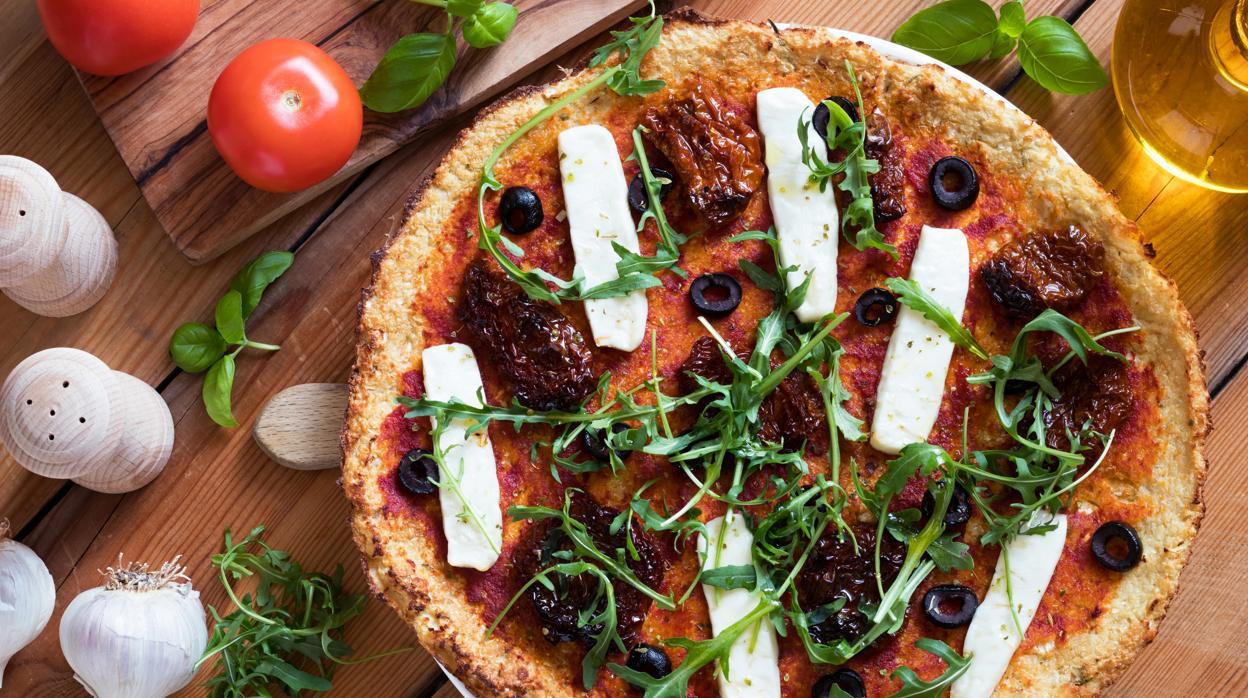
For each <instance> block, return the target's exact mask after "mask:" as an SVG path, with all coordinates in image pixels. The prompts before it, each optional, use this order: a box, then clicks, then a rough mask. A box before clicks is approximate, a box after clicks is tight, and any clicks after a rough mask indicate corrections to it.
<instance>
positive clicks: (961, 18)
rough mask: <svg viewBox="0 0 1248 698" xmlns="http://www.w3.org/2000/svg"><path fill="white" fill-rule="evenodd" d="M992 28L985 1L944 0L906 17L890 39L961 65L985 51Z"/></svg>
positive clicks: (993, 16) (994, 26)
mask: <svg viewBox="0 0 1248 698" xmlns="http://www.w3.org/2000/svg"><path fill="white" fill-rule="evenodd" d="M996 31H997V14H996V12H994V11H993V9H992V6H991V5H989V4H988V3H986V2H984V1H983V0H945V2H940V3H937V4H935V5H933V6H931V7H928V8H925V9H922V10H919V11H918V12H916V13H915V14H914V15H913V16H911V17H910V19H908V20H906V21H905V22H904V23H903V24H902V25H901V26H900V27H898V28H897V31H895V32H893V42H895V43H898V44H901V45H902V46H908V47H910V48H912V49H915V50H916V51H922V52H923V53H926V54H927V55H929V56H931V57H932V58H935V59H936V60H938V61H943V62H945V63H948V64H949V65H962V64H964V63H970V62H971V61H974V60H978V59H980V58H983V57H984V56H986V55H988V51H989V50H990V49H991V48H992V44H993V40H994V35H995V34H996ZM860 113H861V112H860Z"/></svg>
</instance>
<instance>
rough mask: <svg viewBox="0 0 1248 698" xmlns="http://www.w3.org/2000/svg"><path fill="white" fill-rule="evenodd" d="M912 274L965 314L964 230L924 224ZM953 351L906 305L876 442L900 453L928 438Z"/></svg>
mask: <svg viewBox="0 0 1248 698" xmlns="http://www.w3.org/2000/svg"><path fill="white" fill-rule="evenodd" d="M910 280H911V281H913V282H915V283H917V284H918V285H920V286H922V287H923V289H924V290H926V291H927V292H928V293H929V294H931V296H932V297H933V298H935V299H936V302H938V303H940V304H941V305H943V306H944V307H946V308H948V309H949V311H950V312H951V313H953V316H954V317H955V318H958V319H959V320H961V319H962V311H963V309H964V308H965V306H966V291H967V288H968V287H969V286H970V281H971V261H970V252H969V251H968V250H967V246H966V236H965V235H963V234H962V231H961V230H955V229H950V228H932V227H929V226H926V225H925V226H923V232H922V234H921V235H920V236H919V244H918V247H917V248H916V249H915V251H914V261H913V262H911V264H910ZM952 357H953V340H951V339H950V338H949V335H948V334H946V333H945V331H944V330H942V329H940V328H939V327H937V326H936V325H935V324H933V323H932V322H931V321H930V320H928V319H927V318H925V317H923V314H922V313H920V312H919V311H917V310H913V309H911V308H910V307H909V306H905V305H903V306H901V310H900V311H898V313H897V322H896V324H895V325H894V326H893V336H892V339H890V340H889V342H888V353H886V354H885V355H884V366H883V368H882V369H881V370H880V385H879V388H878V389H877V390H876V395H875V417H874V418H873V420H872V422H871V445H872V446H874V447H875V448H876V449H877V450H880V451H883V452H884V453H899V452H901V449H902V448H904V447H905V446H906V445H908V444H912V443H919V442H923V441H927V435H928V433H929V432H931V430H932V425H933V424H935V423H936V415H937V414H938V413H939V412H940V402H941V399H942V398H943V397H944V394H945V374H947V373H948V372H949V360H950V359H951V358H952Z"/></svg>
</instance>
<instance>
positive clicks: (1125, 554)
mask: <svg viewBox="0 0 1248 698" xmlns="http://www.w3.org/2000/svg"><path fill="white" fill-rule="evenodd" d="M1143 555H1144V546H1143V545H1142V544H1141V543H1140V534H1138V533H1136V532H1135V529H1134V528H1132V527H1131V526H1130V525H1129V524H1125V523H1123V522H1121V521H1110V522H1109V523H1106V524H1102V525H1101V527H1100V528H1098V529H1096V533H1093V534H1092V557H1094V558H1096V561H1097V562H1099V563H1101V566H1102V567H1105V568H1107V569H1111V570H1113V571H1115V572H1126V571H1127V570H1129V569H1131V568H1132V567H1135V566H1136V565H1138V564H1140V558H1141V557H1143Z"/></svg>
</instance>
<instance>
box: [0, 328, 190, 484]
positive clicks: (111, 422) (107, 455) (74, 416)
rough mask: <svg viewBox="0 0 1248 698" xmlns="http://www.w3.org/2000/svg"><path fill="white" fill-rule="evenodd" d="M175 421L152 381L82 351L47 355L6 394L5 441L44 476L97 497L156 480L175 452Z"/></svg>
mask: <svg viewBox="0 0 1248 698" xmlns="http://www.w3.org/2000/svg"><path fill="white" fill-rule="evenodd" d="M173 434H174V431H173V416H172V415H171V414H170V413H169V407H168V406H167V405H166V404H165V401H164V399H163V398H161V397H160V394H159V393H157V392H156V391H155V390H153V389H152V387H151V386H149V385H148V384H147V383H144V382H143V381H141V380H139V379H137V378H135V377H133V376H131V375H129V374H126V373H122V372H120V371H114V370H112V369H110V368H109V367H108V366H107V365H105V364H104V362H102V361H100V360H99V359H97V358H96V357H94V356H92V355H91V354H88V353H87V352H85V351H79V350H78V349H67V348H59V349H46V350H44V351H41V352H38V353H36V354H32V355H31V356H29V357H27V358H26V360H25V361H23V362H22V363H20V364H18V366H17V367H16V368H14V369H13V372H12V373H10V374H9V377H8V378H7V379H6V380H5V382H4V386H3V387H2V388H0V441H2V442H3V444H4V447H5V449H6V450H7V451H8V452H9V454H10V455H11V456H13V459H14V460H16V461H17V462H18V463H20V464H21V465H22V467H24V468H26V469H27V470H29V471H31V472H33V473H36V474H38V475H43V476H45V477H52V478H59V479H71V480H73V481H74V482H76V483H78V484H80V485H82V486H83V487H87V488H89V489H93V490H96V491H98V492H108V493H120V492H129V491H131V490H136V489H138V488H140V487H142V486H144V485H146V484H147V483H149V482H151V481H152V480H153V479H154V478H155V477H156V476H157V475H159V474H160V472H161V470H163V469H164V467H165V464H166V463H167V462H168V461H169V455H170V453H171V452H172V451H173Z"/></svg>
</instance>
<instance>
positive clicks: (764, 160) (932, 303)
mask: <svg viewBox="0 0 1248 698" xmlns="http://www.w3.org/2000/svg"><path fill="white" fill-rule="evenodd" d="M1151 256H1152V253H1151V249H1150V248H1149V247H1148V246H1147V245H1145V244H1143V243H1142V241H1141V238H1140V233H1139V230H1138V229H1137V228H1136V225H1135V224H1134V223H1133V222H1132V221H1130V220H1128V219H1127V218H1126V217H1124V216H1123V215H1122V214H1121V213H1120V212H1119V211H1118V209H1117V208H1116V207H1115V204H1114V201H1113V199H1112V198H1111V197H1110V196H1109V195H1108V194H1106V193H1105V191H1104V190H1103V189H1102V188H1101V187H1100V185H1098V184H1097V182H1095V181H1094V180H1093V179H1092V178H1091V177H1090V176H1088V175H1087V174H1085V173H1084V172H1083V171H1081V170H1080V169H1079V168H1078V167H1077V166H1075V165H1074V164H1072V163H1071V162H1070V161H1069V160H1068V159H1067V158H1065V157H1064V155H1063V154H1061V151H1060V150H1059V149H1058V147H1057V145H1056V144H1055V143H1054V142H1053V139H1052V138H1051V137H1050V136H1049V134H1048V133H1046V132H1045V131H1044V130H1043V129H1042V128H1040V127H1039V126H1037V125H1036V124H1035V123H1034V122H1033V121H1032V120H1031V119H1030V118H1028V117H1026V116H1025V115H1023V114H1022V113H1020V112H1018V111H1017V110H1014V109H1012V108H1009V107H1008V106H1007V105H1005V104H1004V103H1002V102H1000V101H999V100H996V99H993V98H991V97H990V96H986V95H985V94H984V93H983V92H982V91H980V90H979V89H976V88H975V87H973V86H970V85H968V84H966V83H964V82H961V81H959V80H957V79H955V78H953V77H951V76H950V75H949V74H948V73H947V72H946V71H944V70H942V69H941V68H940V67H939V66H924V67H916V66H911V65H906V64H901V63H898V62H894V61H892V60H889V59H886V58H884V57H881V56H880V55H878V54H877V53H875V52H874V51H873V50H872V49H870V48H868V47H867V46H865V45H863V44H860V43H853V42H851V41H847V40H844V39H840V38H834V37H832V36H831V35H830V34H829V33H826V32H824V31H821V30H819V29H805V28H783V29H781V28H778V27H776V26H774V25H756V24H748V23H742V22H733V21H719V20H711V19H707V18H705V17H701V16H699V15H696V14H694V13H691V12H688V11H679V12H677V13H674V14H671V15H668V16H666V17H648V18H639V19H636V20H634V22H633V25H632V26H631V27H629V28H628V29H627V30H625V31H622V32H618V33H616V34H614V35H613V41H612V42H611V43H609V44H608V45H606V46H604V47H603V48H602V49H600V50H599V51H598V52H596V53H595V54H594V57H593V59H592V60H591V61H589V63H588V65H587V66H586V67H585V68H584V69H582V70H580V71H579V72H575V73H573V74H571V75H569V76H568V77H566V78H564V79H562V80H560V81H558V82H555V83H553V84H550V85H547V86H545V87H541V88H526V89H521V90H518V91H516V92H514V93H512V94H511V95H509V96H508V97H506V98H504V99H502V100H500V101H499V102H498V103H497V104H495V105H494V106H493V107H492V108H489V109H487V110H485V111H484V112H483V113H482V114H481V115H480V116H479V117H478V118H477V119H476V121H475V123H474V124H473V125H472V126H471V127H470V128H468V129H466V130H465V131H464V132H463V133H462V134H460V136H459V139H458V142H457V143H456V144H455V146H454V147H453V148H452V149H451V151H450V152H449V153H448V154H447V155H446V157H445V159H444V160H443V161H442V163H441V165H440V166H439V167H438V168H437V171H436V172H435V173H434V174H433V176H432V177H431V178H430V180H429V181H427V182H425V183H424V184H423V185H422V186H421V187H420V189H419V192H418V193H417V195H416V196H415V198H414V199H413V200H412V203H411V206H410V210H409V213H408V216H407V218H406V221H405V223H404V224H403V226H402V227H401V228H400V229H399V230H398V231H397V232H396V233H395V234H394V235H393V236H392V238H391V239H390V240H389V241H388V243H387V245H386V248H385V249H384V250H383V251H382V252H381V253H379V255H378V256H377V257H376V261H375V269H374V274H373V280H372V284H371V286H370V287H369V289H368V290H367V291H366V292H365V293H364V297H363V301H362V302H361V304H360V328H359V347H358V353H357V359H356V365H355V372H354V374H353V375H352V379H351V397H350V408H349V413H348V419H347V425H346V430H345V432H344V435H343V448H344V451H345V464H344V472H343V476H344V477H343V485H344V488H345V490H346V494H347V496H348V497H349V498H350V500H351V503H352V507H353V528H354V533H355V539H356V542H357V544H358V545H359V547H360V550H361V551H362V553H363V556H364V564H365V567H366V570H367V574H368V577H369V579H370V580H371V583H372V585H373V588H374V589H375V591H376V592H377V594H378V595H379V596H381V597H382V598H384V599H385V600H386V601H387V602H388V603H389V604H390V605H391V606H393V607H394V609H395V610H396V611H397V612H398V613H399V614H400V615H401V616H402V617H403V618H404V619H405V620H406V621H407V622H408V623H410V624H411V625H412V627H413V628H415V630H416V632H417V634H418V637H419V639H420V642H421V643H422V644H423V645H424V646H425V647H426V648H427V649H428V650H429V651H430V652H431V653H432V654H433V656H434V657H436V658H437V659H438V660H439V661H440V662H442V663H443V664H444V665H445V666H446V667H447V668H448V669H449V670H450V671H451V672H453V673H454V674H455V675H456V676H458V677H459V678H461V679H462V680H463V681H464V683H465V684H467V686H468V687H469V688H470V689H471V690H472V691H474V692H475V693H476V694H477V695H478V696H482V697H484V696H496V695H497V696H539V695H540V696H566V695H579V694H582V693H584V694H589V695H595V696H627V695H645V696H648V697H651V698H654V697H658V696H685V695H691V696H716V695H720V696H780V695H783V696H802V697H805V696H808V695H810V696H817V697H819V698H823V697H824V696H844V695H849V696H887V695H892V694H893V693H895V692H898V691H902V690H905V691H910V692H911V693H910V694H911V695H912V694H914V693H913V692H915V691H929V692H928V693H924V695H936V694H940V693H943V692H944V691H946V690H948V691H950V692H951V694H952V695H953V696H955V698H970V697H974V696H989V695H997V696H1005V695H1048V694H1072V695H1074V694H1078V695H1085V694H1086V695H1092V694H1096V693H1099V692H1100V691H1102V690H1103V689H1104V688H1105V687H1106V686H1108V685H1110V684H1111V683H1112V682H1113V681H1114V680H1115V679H1116V678H1118V677H1119V676H1120V675H1121V674H1122V673H1123V671H1125V669H1126V667H1127V666H1128V665H1129V664H1130V662H1131V660H1132V658H1133V657H1134V656H1135V655H1136V653H1137V652H1138V651H1139V650H1140V649H1141V647H1143V645H1144V644H1146V643H1147V642H1148V641H1149V640H1150V639H1152V638H1153V636H1154V635H1155V634H1156V632H1157V627H1158V624H1159V623H1160V621H1161V619H1162V616H1163V615H1164V614H1165V611H1166V607H1167V605H1168V603H1169V601H1170V599H1171V597H1172V596H1173V595H1174V593H1175V588H1176V583H1177V580H1178V577H1179V572H1180V570H1181V569H1182V567H1183V565H1184V563H1185V562H1186V561H1187V559H1188V554H1189V551H1190V546H1191V543H1192V539H1193V537H1194V536H1195V533H1196V529H1197V526H1198V524H1199V522H1200V518H1201V513H1202V504H1201V485H1202V482H1203V480H1204V477H1205V462H1204V458H1203V456H1202V448H1203V444H1204V439H1205V434H1206V431H1207V408H1208V395H1207V393H1206V390H1205V386H1204V377H1203V372H1202V362H1201V357H1200V353H1199V351H1198V349H1197V346H1196V340H1195V333H1194V330H1193V327H1192V321H1191V318H1190V317H1189V315H1188V313H1187V311H1186V310H1185V309H1184V308H1183V306H1182V305H1181V304H1180V303H1179V300H1178V297H1177V294H1176V291H1175V288H1174V285H1173V284H1172V283H1171V282H1170V281H1169V280H1167V279H1166V278H1165V277H1163V276H1162V275H1161V274H1160V273H1159V272H1158V271H1157V270H1155V269H1154V268H1153V266H1152V265H1151V263H1150V257H1151Z"/></svg>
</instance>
